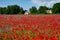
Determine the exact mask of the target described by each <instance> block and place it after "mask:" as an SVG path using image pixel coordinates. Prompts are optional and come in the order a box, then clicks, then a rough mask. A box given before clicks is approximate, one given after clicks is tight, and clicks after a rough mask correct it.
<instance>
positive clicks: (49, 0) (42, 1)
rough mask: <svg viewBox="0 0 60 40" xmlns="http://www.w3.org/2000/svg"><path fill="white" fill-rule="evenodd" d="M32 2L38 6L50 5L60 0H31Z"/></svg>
mask: <svg viewBox="0 0 60 40" xmlns="http://www.w3.org/2000/svg"><path fill="white" fill-rule="evenodd" d="M32 2H33V3H35V4H37V5H38V6H47V7H52V6H53V4H55V3H57V2H60V0H32Z"/></svg>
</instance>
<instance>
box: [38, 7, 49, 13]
mask: <svg viewBox="0 0 60 40" xmlns="http://www.w3.org/2000/svg"><path fill="white" fill-rule="evenodd" d="M47 9H48V8H47V7H46V6H40V7H39V9H38V13H39V14H40V13H42V14H46V10H47Z"/></svg>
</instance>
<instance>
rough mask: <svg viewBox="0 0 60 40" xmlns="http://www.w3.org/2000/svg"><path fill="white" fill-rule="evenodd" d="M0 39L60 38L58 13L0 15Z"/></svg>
mask: <svg viewBox="0 0 60 40" xmlns="http://www.w3.org/2000/svg"><path fill="white" fill-rule="evenodd" d="M0 40H60V14H51V15H49V14H48V15H44V14H41V15H0Z"/></svg>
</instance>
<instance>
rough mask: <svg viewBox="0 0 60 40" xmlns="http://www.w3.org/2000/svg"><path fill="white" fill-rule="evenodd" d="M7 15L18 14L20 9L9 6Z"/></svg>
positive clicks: (15, 6) (16, 6)
mask: <svg viewBox="0 0 60 40" xmlns="http://www.w3.org/2000/svg"><path fill="white" fill-rule="evenodd" d="M7 8H8V14H17V13H19V12H20V7H19V6H18V5H9V6H8V7H7Z"/></svg>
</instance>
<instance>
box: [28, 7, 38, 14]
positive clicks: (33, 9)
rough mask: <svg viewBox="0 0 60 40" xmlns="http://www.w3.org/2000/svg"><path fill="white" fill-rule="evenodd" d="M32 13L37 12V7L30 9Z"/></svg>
mask: <svg viewBox="0 0 60 40" xmlns="http://www.w3.org/2000/svg"><path fill="white" fill-rule="evenodd" d="M29 11H30V13H32V14H36V13H37V8H36V7H35V6H33V7H32V8H30V9H29Z"/></svg>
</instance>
